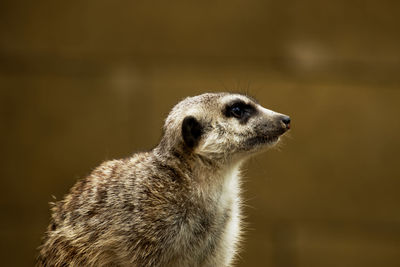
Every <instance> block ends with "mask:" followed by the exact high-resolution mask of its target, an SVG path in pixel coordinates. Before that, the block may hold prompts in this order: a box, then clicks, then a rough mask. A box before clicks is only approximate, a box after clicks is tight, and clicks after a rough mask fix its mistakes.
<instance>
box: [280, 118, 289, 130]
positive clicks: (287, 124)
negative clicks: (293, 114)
mask: <svg viewBox="0 0 400 267" xmlns="http://www.w3.org/2000/svg"><path fill="white" fill-rule="evenodd" d="M281 122H282V123H283V124H284V125H285V127H286V129H288V130H289V129H290V117H289V116H285V115H284V116H282V118H281Z"/></svg>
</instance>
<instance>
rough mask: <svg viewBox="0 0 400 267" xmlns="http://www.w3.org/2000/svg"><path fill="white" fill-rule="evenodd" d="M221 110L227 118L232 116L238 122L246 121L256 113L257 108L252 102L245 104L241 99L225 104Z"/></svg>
mask: <svg viewBox="0 0 400 267" xmlns="http://www.w3.org/2000/svg"><path fill="white" fill-rule="evenodd" d="M222 112H223V114H224V115H225V116H226V117H228V118H231V117H234V118H236V119H238V120H239V121H240V123H246V122H247V121H248V120H249V119H250V118H251V117H252V116H253V115H254V114H256V113H257V110H256V108H255V107H254V106H253V105H252V104H246V103H245V102H243V101H242V100H236V101H233V102H232V103H230V104H228V105H226V106H225V108H224V110H223V111H222Z"/></svg>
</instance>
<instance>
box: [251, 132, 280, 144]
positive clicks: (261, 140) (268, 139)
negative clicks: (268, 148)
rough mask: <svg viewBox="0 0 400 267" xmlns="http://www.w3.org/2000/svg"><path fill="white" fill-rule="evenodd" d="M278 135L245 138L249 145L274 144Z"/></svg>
mask: <svg viewBox="0 0 400 267" xmlns="http://www.w3.org/2000/svg"><path fill="white" fill-rule="evenodd" d="M279 136H280V135H279V134H278V135H266V136H256V137H252V138H250V139H248V140H247V142H246V143H247V145H248V146H250V147H253V146H257V145H274V144H275V143H277V142H278V140H279Z"/></svg>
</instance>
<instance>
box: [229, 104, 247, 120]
mask: <svg viewBox="0 0 400 267" xmlns="http://www.w3.org/2000/svg"><path fill="white" fill-rule="evenodd" d="M231 113H232V115H233V116H234V117H236V118H238V119H240V118H242V117H243V114H244V109H243V108H241V107H239V106H235V107H232V109H231Z"/></svg>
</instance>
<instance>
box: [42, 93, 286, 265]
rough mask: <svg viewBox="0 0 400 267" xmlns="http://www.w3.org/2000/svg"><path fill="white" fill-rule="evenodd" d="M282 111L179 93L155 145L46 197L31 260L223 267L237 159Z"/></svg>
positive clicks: (229, 247)
mask: <svg viewBox="0 0 400 267" xmlns="http://www.w3.org/2000/svg"><path fill="white" fill-rule="evenodd" d="M238 103H239V104H238ZM237 107H239V108H237ZM285 118H286V121H285ZM287 120H288V117H286V116H284V115H281V114H278V113H274V112H271V111H268V110H266V109H264V108H262V107H261V106H259V105H258V104H257V103H255V102H254V101H253V100H252V99H250V98H248V97H246V96H243V95H236V94H228V93H221V94H204V95H200V96H197V97H192V98H187V99H185V100H184V101H182V102H180V103H179V104H178V105H176V106H175V107H174V109H173V110H172V111H171V113H170V115H169V116H168V118H167V120H166V122H165V126H164V134H163V137H162V139H161V142H160V144H159V145H158V146H157V147H156V148H154V149H153V150H151V151H150V152H145V153H137V154H134V155H133V156H132V157H130V158H127V159H123V160H113V161H109V162H105V163H103V164H102V165H100V166H99V167H98V168H96V169H95V170H94V171H93V172H92V173H91V174H90V175H89V176H88V177H87V178H85V179H82V180H80V181H78V182H77V183H76V185H75V186H74V187H73V188H72V189H71V192H70V193H69V194H68V195H67V196H66V197H65V199H64V200H62V201H60V202H58V203H55V204H54V206H53V208H52V211H53V214H52V221H51V223H50V225H49V228H48V231H47V234H46V237H45V240H44V244H43V245H42V246H41V249H40V255H39V258H38V266H137V267H144V266H177V267H178V266H182V267H184V266H194V267H195V266H230V265H231V264H232V260H233V258H234V256H235V253H236V251H237V245H238V241H239V239H240V230H241V228H240V220H241V216H240V192H239V191H240V190H239V188H240V187H239V183H240V181H239V167H240V165H241V163H242V162H243V160H244V159H246V158H247V157H248V156H249V155H251V154H253V153H254V152H256V151H260V150H261V149H262V148H264V147H267V146H268V145H271V144H273V143H274V142H276V141H277V139H278V137H279V135H280V134H282V133H283V132H285V131H286V130H287V129H288V128H289V123H288V121H287Z"/></svg>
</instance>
